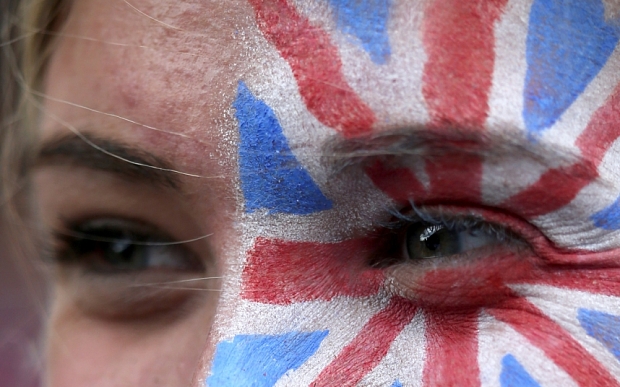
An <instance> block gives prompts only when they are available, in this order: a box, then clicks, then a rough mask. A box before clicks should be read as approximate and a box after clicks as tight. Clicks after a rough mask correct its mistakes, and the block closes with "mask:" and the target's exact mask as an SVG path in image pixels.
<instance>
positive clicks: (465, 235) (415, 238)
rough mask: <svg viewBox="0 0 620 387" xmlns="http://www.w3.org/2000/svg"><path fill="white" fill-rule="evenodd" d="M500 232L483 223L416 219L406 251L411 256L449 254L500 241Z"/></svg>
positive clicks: (421, 258) (416, 257) (415, 258)
mask: <svg viewBox="0 0 620 387" xmlns="http://www.w3.org/2000/svg"><path fill="white" fill-rule="evenodd" d="M500 239H503V238H500V235H498V233H497V232H493V231H490V230H485V229H484V227H483V226H481V225H473V226H464V225H459V224H455V225H444V224H437V223H430V222H425V221H420V222H415V223H413V224H411V225H410V226H409V227H408V228H407V232H406V234H405V242H404V244H405V246H404V247H405V253H406V256H407V258H408V259H410V260H423V259H429V258H438V257H448V256H452V255H457V254H463V253H465V252H468V251H471V250H475V249H477V248H480V247H483V246H489V245H493V244H497V243H499V242H500Z"/></svg>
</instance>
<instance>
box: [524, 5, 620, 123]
mask: <svg viewBox="0 0 620 387" xmlns="http://www.w3.org/2000/svg"><path fill="white" fill-rule="evenodd" d="M617 43H618V29H617V28H616V27H615V26H612V25H609V24H606V21H605V8H604V5H603V3H602V0H535V1H534V3H533V5H532V8H531V12H530V21H529V30H528V35H527V52H526V60H527V66H528V68H527V74H526V78H525V95H524V105H525V106H524V111H523V118H524V120H525V125H526V127H527V130H528V131H529V132H530V134H534V135H535V134H539V133H540V132H542V131H543V130H545V129H547V128H549V127H550V126H551V125H553V124H554V123H555V122H556V121H557V120H558V119H559V118H560V116H561V115H562V114H563V113H564V112H565V111H566V109H567V108H568V107H569V106H570V105H571V104H572V103H573V102H574V101H575V99H577V97H578V96H579V95H580V94H581V93H582V92H583V91H584V90H585V88H586V87H587V86H588V84H589V83H590V82H591V81H592V79H593V78H594V77H595V76H596V75H597V74H598V73H599V71H600V70H601V68H602V67H603V66H604V65H605V63H606V62H607V60H608V58H609V56H610V55H611V53H612V51H613V50H614V48H615V47H616V45H617Z"/></svg>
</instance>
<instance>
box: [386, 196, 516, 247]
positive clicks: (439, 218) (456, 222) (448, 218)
mask: <svg viewBox="0 0 620 387" xmlns="http://www.w3.org/2000/svg"><path fill="white" fill-rule="evenodd" d="M409 203H410V209H411V213H407V212H403V209H400V210H397V209H396V208H394V207H393V206H391V207H388V208H387V212H388V213H389V214H391V215H392V220H390V221H388V222H383V223H382V224H381V226H382V227H383V228H387V229H393V230H399V229H403V228H406V227H407V226H409V225H411V224H414V223H418V222H426V223H430V224H437V225H442V226H444V227H446V228H447V229H450V230H465V229H472V228H476V229H479V230H481V231H483V232H485V233H488V234H491V235H493V236H494V237H495V238H496V239H497V240H499V241H505V240H511V241H523V238H522V237H520V235H519V234H518V233H516V232H514V231H512V230H511V229H510V228H508V227H506V226H503V225H498V224H495V223H491V222H488V221H486V220H485V219H483V218H482V217H480V216H475V215H454V214H449V213H446V212H445V211H443V210H442V209H441V207H439V208H437V209H435V210H433V213H430V212H429V211H426V210H425V209H423V208H420V207H417V206H416V205H415V204H414V202H413V200H411V199H410V200H409Z"/></svg>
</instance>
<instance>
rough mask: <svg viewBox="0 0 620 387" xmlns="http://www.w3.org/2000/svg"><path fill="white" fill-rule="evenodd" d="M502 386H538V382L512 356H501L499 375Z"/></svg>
mask: <svg viewBox="0 0 620 387" xmlns="http://www.w3.org/2000/svg"><path fill="white" fill-rule="evenodd" d="M499 382H500V384H501V386H502V387H540V384H538V382H537V381H536V380H534V378H532V376H531V375H530V374H529V373H528V372H527V371H526V370H525V368H523V366H522V365H521V363H519V362H518V361H517V359H515V357H514V356H512V355H510V354H508V355H506V356H504V357H503V358H502V373H501V374H500V377H499Z"/></svg>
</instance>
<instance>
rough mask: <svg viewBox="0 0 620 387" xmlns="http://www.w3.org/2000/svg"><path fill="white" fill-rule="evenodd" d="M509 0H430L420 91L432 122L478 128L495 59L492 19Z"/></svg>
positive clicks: (481, 124) (426, 16)
mask: <svg viewBox="0 0 620 387" xmlns="http://www.w3.org/2000/svg"><path fill="white" fill-rule="evenodd" d="M506 3H507V0H471V1H463V0H432V1H430V3H429V5H428V6H427V9H426V12H425V16H424V23H423V27H422V31H423V41H424V47H425V49H426V53H427V55H428V61H427V62H426V65H425V66H424V75H423V82H424V85H423V89H422V92H423V95H424V98H425V99H426V103H427V104H428V109H429V113H430V116H431V120H432V121H431V124H432V125H433V126H440V127H445V126H449V127H454V126H457V127H464V128H468V129H479V130H481V129H482V127H483V125H484V122H485V121H486V118H487V113H488V110H489V106H488V98H489V91H490V89H491V85H492V78H493V67H494V64H495V34H494V27H495V22H496V20H497V19H498V18H499V17H500V16H501V15H502V12H503V10H504V7H505V5H506Z"/></svg>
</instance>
